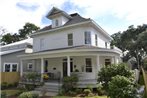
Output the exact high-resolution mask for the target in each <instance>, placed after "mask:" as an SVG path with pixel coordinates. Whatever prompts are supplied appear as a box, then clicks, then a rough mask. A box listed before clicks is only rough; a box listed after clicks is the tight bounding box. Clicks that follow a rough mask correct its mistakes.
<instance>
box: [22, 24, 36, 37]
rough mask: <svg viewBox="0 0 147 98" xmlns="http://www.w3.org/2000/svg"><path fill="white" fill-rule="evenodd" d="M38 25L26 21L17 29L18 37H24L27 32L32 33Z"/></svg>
mask: <svg viewBox="0 0 147 98" xmlns="http://www.w3.org/2000/svg"><path fill="white" fill-rule="evenodd" d="M38 29H39V27H37V26H36V25H34V24H32V23H26V24H25V25H24V26H23V28H22V29H19V38H20V40H22V39H26V38H27V36H28V35H29V34H32V33H34V32H35V31H37V30H38Z"/></svg>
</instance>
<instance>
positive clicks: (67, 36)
mask: <svg viewBox="0 0 147 98" xmlns="http://www.w3.org/2000/svg"><path fill="white" fill-rule="evenodd" d="M69 35H72V38H71V39H70V38H69ZM67 40H68V42H67V43H68V46H73V33H69V34H67ZM70 41H71V42H72V43H71V44H70Z"/></svg>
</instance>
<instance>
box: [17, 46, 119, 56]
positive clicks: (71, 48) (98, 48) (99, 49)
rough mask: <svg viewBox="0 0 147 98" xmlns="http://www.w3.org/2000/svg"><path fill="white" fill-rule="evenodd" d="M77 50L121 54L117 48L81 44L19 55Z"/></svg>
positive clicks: (37, 54)
mask: <svg viewBox="0 0 147 98" xmlns="http://www.w3.org/2000/svg"><path fill="white" fill-rule="evenodd" d="M76 52H78V53H79V52H102V53H114V54H118V55H121V50H117V49H106V48H100V47H95V46H90V45H81V46H72V47H66V48H59V49H49V50H43V51H39V52H33V53H29V54H24V55H19V57H28V56H39V55H46V54H60V53H76Z"/></svg>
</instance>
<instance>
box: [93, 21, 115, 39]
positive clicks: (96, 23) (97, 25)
mask: <svg viewBox="0 0 147 98" xmlns="http://www.w3.org/2000/svg"><path fill="white" fill-rule="evenodd" d="M91 22H92V23H93V24H94V25H95V26H96V27H97V28H99V29H100V30H101V31H102V32H103V33H104V34H105V35H106V36H107V37H108V38H109V39H110V40H113V38H112V37H111V36H110V35H109V34H108V33H107V32H106V31H105V30H104V29H102V27H100V26H99V25H98V24H97V23H96V22H95V21H94V20H92V19H91Z"/></svg>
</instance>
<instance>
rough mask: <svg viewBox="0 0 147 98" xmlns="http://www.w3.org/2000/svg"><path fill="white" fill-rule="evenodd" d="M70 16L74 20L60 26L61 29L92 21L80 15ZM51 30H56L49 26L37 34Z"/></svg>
mask: <svg viewBox="0 0 147 98" xmlns="http://www.w3.org/2000/svg"><path fill="white" fill-rule="evenodd" d="M70 16H71V17H72V18H71V19H69V21H68V22H66V23H65V24H64V25H63V26H60V27H64V26H67V25H72V24H76V23H80V22H85V21H89V20H90V18H88V19H86V18H83V17H81V16H80V15H79V14H78V13H74V14H70ZM60 27H56V28H60ZM51 29H54V28H52V26H51V25H49V26H46V27H44V28H42V29H40V30H38V31H37V32H42V31H46V30H51ZM37 32H36V33H37Z"/></svg>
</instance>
